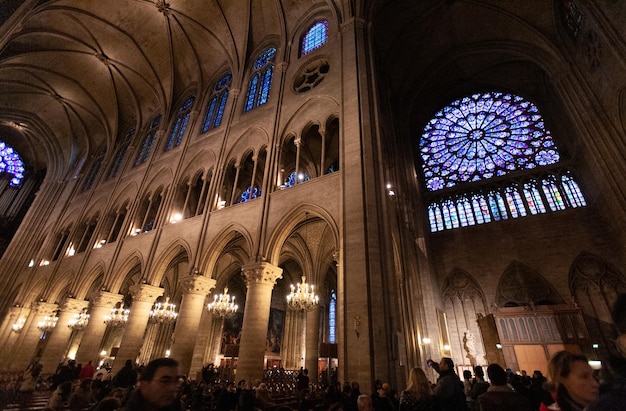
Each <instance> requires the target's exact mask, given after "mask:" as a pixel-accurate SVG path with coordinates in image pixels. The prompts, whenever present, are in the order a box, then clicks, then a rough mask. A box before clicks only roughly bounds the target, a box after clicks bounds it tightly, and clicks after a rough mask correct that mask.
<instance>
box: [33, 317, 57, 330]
mask: <svg viewBox="0 0 626 411" xmlns="http://www.w3.org/2000/svg"><path fill="white" fill-rule="evenodd" d="M57 321H59V317H57V316H54V317H48V316H45V317H44V318H43V321H39V323H38V324H37V328H39V329H40V330H41V331H43V332H50V331H52V330H53V329H54V327H56V326H57Z"/></svg>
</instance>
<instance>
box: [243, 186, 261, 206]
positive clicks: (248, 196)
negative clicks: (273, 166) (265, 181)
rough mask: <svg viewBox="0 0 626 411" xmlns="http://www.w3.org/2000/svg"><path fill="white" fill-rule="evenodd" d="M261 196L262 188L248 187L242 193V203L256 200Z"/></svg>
mask: <svg viewBox="0 0 626 411" xmlns="http://www.w3.org/2000/svg"><path fill="white" fill-rule="evenodd" d="M258 197H261V189H260V188H258V187H254V189H253V190H250V187H248V188H247V189H246V191H244V192H243V193H241V198H240V200H239V202H240V203H245V202H246V201H250V200H254V199H255V198H258Z"/></svg>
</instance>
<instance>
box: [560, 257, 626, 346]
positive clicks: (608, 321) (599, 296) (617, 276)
mask: <svg viewBox="0 0 626 411" xmlns="http://www.w3.org/2000/svg"><path fill="white" fill-rule="evenodd" d="M569 286H570V291H571V293H572V296H573V298H574V300H575V302H576V304H578V306H579V307H580V308H581V309H582V311H583V318H584V319H585V323H586V324H587V328H588V330H589V334H590V336H591V338H592V339H593V341H595V342H596V343H597V344H599V349H598V351H599V353H600V354H607V353H610V354H617V352H616V350H615V346H614V344H613V342H612V340H613V339H614V338H615V337H616V336H617V330H616V328H615V324H614V323H613V320H612V318H611V309H612V307H613V305H614V304H615V301H616V300H617V296H618V295H619V294H621V293H624V292H626V278H625V277H624V275H623V274H622V273H620V272H619V271H618V270H617V269H616V268H615V267H614V266H613V265H612V264H611V263H609V262H608V261H606V260H604V259H603V258H601V257H599V256H597V255H594V254H592V253H588V252H582V253H580V254H579V255H578V256H577V257H576V258H575V259H574V261H573V262H572V266H571V268H570V273H569ZM605 350H606V351H605Z"/></svg>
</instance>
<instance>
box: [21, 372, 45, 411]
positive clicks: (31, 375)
mask: <svg viewBox="0 0 626 411" xmlns="http://www.w3.org/2000/svg"><path fill="white" fill-rule="evenodd" d="M42 370H43V365H42V364H41V363H40V362H38V361H34V362H32V363H30V364H29V365H28V367H26V370H25V371H24V373H23V374H22V378H21V381H20V384H19V388H18V397H19V399H20V404H22V405H25V404H27V403H28V402H29V401H30V399H31V398H32V396H33V393H34V392H35V389H36V388H37V383H38V381H39V376H40V375H41V371H42Z"/></svg>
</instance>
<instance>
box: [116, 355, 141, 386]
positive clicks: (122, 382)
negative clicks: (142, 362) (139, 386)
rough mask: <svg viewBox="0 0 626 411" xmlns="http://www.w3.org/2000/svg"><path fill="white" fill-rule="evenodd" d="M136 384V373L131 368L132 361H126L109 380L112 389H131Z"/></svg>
mask: <svg viewBox="0 0 626 411" xmlns="http://www.w3.org/2000/svg"><path fill="white" fill-rule="evenodd" d="M136 383H137V372H136V371H135V369H134V367H133V361H132V360H126V363H125V364H124V367H122V369H121V370H119V371H118V372H117V374H115V377H113V379H112V380H111V384H112V385H113V387H121V388H126V389H131V388H133V386H134V385H135V384H136Z"/></svg>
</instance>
